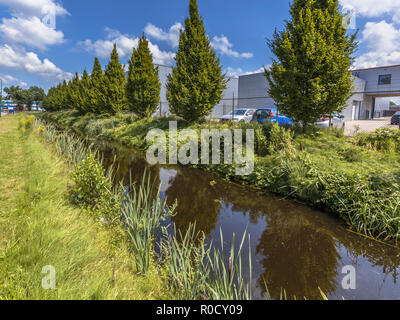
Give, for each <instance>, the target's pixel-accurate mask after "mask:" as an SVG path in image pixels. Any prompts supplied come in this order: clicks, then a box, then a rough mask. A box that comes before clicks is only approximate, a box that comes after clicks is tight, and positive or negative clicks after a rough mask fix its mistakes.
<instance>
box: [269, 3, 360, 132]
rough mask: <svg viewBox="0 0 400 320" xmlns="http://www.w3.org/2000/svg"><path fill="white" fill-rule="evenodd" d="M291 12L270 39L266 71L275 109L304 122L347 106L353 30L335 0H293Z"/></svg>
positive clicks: (349, 89) (353, 44) (349, 94)
mask: <svg viewBox="0 0 400 320" xmlns="http://www.w3.org/2000/svg"><path fill="white" fill-rule="evenodd" d="M290 14H291V20H290V21H287V22H286V27H285V30H284V31H281V32H277V31H275V34H274V37H273V39H272V40H269V41H268V45H269V47H270V49H271V51H272V53H273V54H274V56H275V59H273V63H272V67H271V69H270V70H266V71H265V73H266V76H267V79H268V82H269V85H270V88H269V94H270V96H271V97H272V98H273V99H274V101H275V104H276V106H277V107H278V109H279V110H280V111H282V112H283V113H285V114H286V115H287V116H289V117H290V118H292V119H293V120H295V121H301V122H303V124H304V126H306V125H307V124H312V123H315V122H317V121H318V120H319V119H321V118H322V117H329V116H331V115H332V114H333V113H334V112H335V111H337V112H341V111H342V109H343V108H344V107H345V106H346V103H347V100H348V99H349V98H350V96H351V91H352V85H353V79H352V75H351V73H349V72H348V71H349V70H350V68H351V66H352V64H353V62H354V56H353V55H354V52H355V50H356V48H357V42H356V41H355V38H356V34H353V35H350V34H348V33H347V30H346V29H345V27H344V26H343V15H342V14H341V12H340V9H339V1H338V0H324V1H321V0H294V1H293V3H292V5H291V10H290Z"/></svg>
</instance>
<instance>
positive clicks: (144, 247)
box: [120, 173, 176, 274]
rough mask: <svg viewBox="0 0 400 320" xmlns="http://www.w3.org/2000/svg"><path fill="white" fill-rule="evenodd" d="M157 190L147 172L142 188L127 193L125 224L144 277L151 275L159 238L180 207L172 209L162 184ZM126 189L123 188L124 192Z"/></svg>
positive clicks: (132, 189)
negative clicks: (162, 192)
mask: <svg viewBox="0 0 400 320" xmlns="http://www.w3.org/2000/svg"><path fill="white" fill-rule="evenodd" d="M155 188H156V187H155V185H154V184H153V183H151V178H150V175H147V174H146V173H145V174H144V176H143V179H142V181H141V183H140V185H139V186H138V187H136V186H134V185H132V187H131V188H128V190H127V191H126V192H125V195H124V202H123V205H122V219H123V224H124V226H125V229H126V231H127V234H128V237H129V239H130V242H131V249H132V252H133V254H134V256H135V259H136V266H137V269H138V270H137V271H138V272H140V273H142V274H147V273H148V272H149V270H150V267H151V265H152V261H153V257H154V245H155V241H156V237H157V235H158V234H159V232H164V231H165V229H166V228H167V226H165V224H166V222H167V219H168V218H170V217H171V216H173V215H174V213H175V209H176V204H175V205H173V206H172V207H168V206H167V205H166V199H165V198H164V197H161V196H160V194H161V192H160V188H161V185H160V186H158V188H157V189H156V190H155ZM124 189H125V188H124V186H123V185H121V187H120V192H123V191H124ZM129 189H130V190H129ZM154 191H156V192H154Z"/></svg>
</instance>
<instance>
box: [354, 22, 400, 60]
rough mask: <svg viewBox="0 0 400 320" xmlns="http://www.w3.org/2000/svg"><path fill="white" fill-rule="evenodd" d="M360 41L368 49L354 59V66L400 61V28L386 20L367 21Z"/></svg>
mask: <svg viewBox="0 0 400 320" xmlns="http://www.w3.org/2000/svg"><path fill="white" fill-rule="evenodd" d="M361 43H362V44H365V45H366V47H367V49H368V51H367V52H366V53H364V54H362V55H361V56H359V57H358V58H357V59H356V62H355V67H356V68H370V67H376V66H386V65H392V64H399V63H400V29H398V28H396V26H395V25H394V24H393V23H387V22H386V21H380V22H368V23H367V24H366V25H365V28H364V30H363V32H362V39H361Z"/></svg>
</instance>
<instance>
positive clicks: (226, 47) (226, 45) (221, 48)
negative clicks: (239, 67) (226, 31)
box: [211, 35, 254, 59]
mask: <svg viewBox="0 0 400 320" xmlns="http://www.w3.org/2000/svg"><path fill="white" fill-rule="evenodd" d="M211 46H212V47H213V48H214V49H215V50H216V51H217V52H218V53H220V54H222V55H226V56H229V57H234V58H245V59H250V58H252V57H253V56H254V55H253V54H252V53H249V52H246V53H239V52H237V51H234V50H232V48H233V44H232V43H230V42H229V40H228V38H227V37H225V36H224V35H223V36H221V37H217V36H215V37H214V38H213V39H212V40H211Z"/></svg>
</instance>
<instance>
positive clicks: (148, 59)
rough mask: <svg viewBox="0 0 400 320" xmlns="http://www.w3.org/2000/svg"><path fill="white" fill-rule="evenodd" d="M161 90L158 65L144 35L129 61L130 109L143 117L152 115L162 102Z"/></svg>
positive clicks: (128, 86) (127, 88) (128, 92)
mask: <svg viewBox="0 0 400 320" xmlns="http://www.w3.org/2000/svg"><path fill="white" fill-rule="evenodd" d="M160 91H161V83H160V80H159V78H158V67H156V66H155V65H154V64H153V56H152V54H151V52H150V49H149V42H148V41H147V39H146V37H145V36H144V35H143V37H142V38H141V39H139V46H138V48H137V49H133V54H132V58H131V60H130V61H129V73H128V82H127V87H126V96H127V101H128V107H129V110H130V111H132V112H134V113H135V114H137V115H139V116H141V117H150V116H151V115H152V114H153V113H154V112H155V111H156V110H157V106H158V104H159V103H160Z"/></svg>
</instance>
